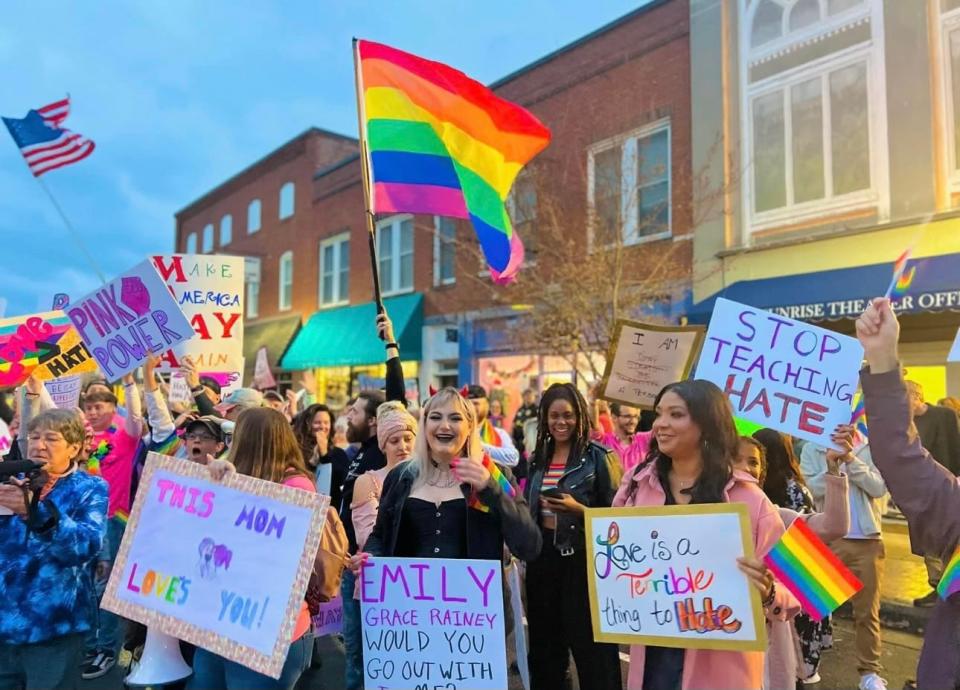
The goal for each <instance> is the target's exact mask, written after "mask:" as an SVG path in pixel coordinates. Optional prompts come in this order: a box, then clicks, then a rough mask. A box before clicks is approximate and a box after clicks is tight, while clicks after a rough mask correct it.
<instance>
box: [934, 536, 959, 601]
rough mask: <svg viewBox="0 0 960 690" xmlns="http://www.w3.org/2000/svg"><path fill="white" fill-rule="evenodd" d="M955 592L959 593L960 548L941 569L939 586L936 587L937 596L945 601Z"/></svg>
mask: <svg viewBox="0 0 960 690" xmlns="http://www.w3.org/2000/svg"><path fill="white" fill-rule="evenodd" d="M957 592H960V547H957V550H956V551H954V552H953V558H951V559H950V562H949V563H947V567H946V568H944V569H943V575H942V576H941V578H940V584H938V585H937V594H939V595H940V598H941V599H946V598H947V597H949V596H950V595H951V594H956V593H957Z"/></svg>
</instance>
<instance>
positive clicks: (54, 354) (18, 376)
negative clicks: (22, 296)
mask: <svg viewBox="0 0 960 690" xmlns="http://www.w3.org/2000/svg"><path fill="white" fill-rule="evenodd" d="M96 370H97V362H96V360H94V358H93V356H92V355H91V354H90V351H89V350H87V347H86V345H84V344H83V343H82V342H80V335H79V334H78V333H77V330H76V329H75V328H74V327H73V326H72V325H71V324H70V319H69V318H67V315H66V314H64V313H63V312H62V311H48V312H43V313H41V314H28V315H25V316H14V317H11V318H9V319H0V388H7V387H13V386H19V385H20V384H21V383H23V382H24V381H26V380H27V378H28V377H29V376H30V374H32V373H34V372H36V375H37V378H39V379H40V380H41V381H49V380H50V379H55V378H60V377H61V376H67V375H69V374H81V373H85V372H91V371H96Z"/></svg>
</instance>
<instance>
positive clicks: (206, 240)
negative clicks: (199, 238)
mask: <svg viewBox="0 0 960 690" xmlns="http://www.w3.org/2000/svg"><path fill="white" fill-rule="evenodd" d="M202 251H203V253H204V254H208V253H210V252H212V251H213V223H207V225H206V227H204V228H203V249H202Z"/></svg>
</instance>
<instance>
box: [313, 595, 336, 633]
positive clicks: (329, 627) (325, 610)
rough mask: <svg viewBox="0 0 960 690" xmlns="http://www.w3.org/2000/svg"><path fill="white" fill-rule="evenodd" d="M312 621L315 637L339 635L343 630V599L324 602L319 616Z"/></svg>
mask: <svg viewBox="0 0 960 690" xmlns="http://www.w3.org/2000/svg"><path fill="white" fill-rule="evenodd" d="M310 620H311V621H312V622H313V634H314V636H315V637H323V636H324V635H338V634H339V633H340V632H341V631H342V630H343V599H341V598H340V597H336V598H334V599H331V600H330V601H325V602H323V603H322V604H320V610H319V611H318V612H317V615H316V616H313V617H312V618H311V619H310Z"/></svg>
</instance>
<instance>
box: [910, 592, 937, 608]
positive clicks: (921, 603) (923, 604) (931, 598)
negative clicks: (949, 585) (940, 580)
mask: <svg viewBox="0 0 960 690" xmlns="http://www.w3.org/2000/svg"><path fill="white" fill-rule="evenodd" d="M939 600H940V595H939V594H937V590H935V589H932V590H930V593H929V594H925V595H923V596H922V597H920V598H919V599H914V600H913V605H914V606H916V607H918V608H921V609H930V608H933V607H934V606H936V605H937V602H938V601H939Z"/></svg>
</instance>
